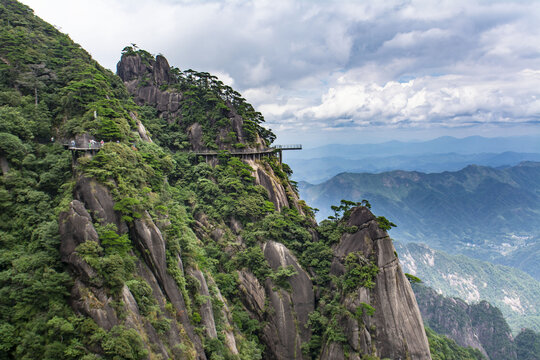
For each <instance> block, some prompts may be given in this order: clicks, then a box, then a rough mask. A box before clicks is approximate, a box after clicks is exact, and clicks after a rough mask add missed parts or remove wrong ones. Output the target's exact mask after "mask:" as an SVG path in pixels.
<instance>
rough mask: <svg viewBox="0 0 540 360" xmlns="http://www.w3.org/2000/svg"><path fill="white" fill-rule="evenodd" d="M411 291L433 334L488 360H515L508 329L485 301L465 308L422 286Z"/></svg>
mask: <svg viewBox="0 0 540 360" xmlns="http://www.w3.org/2000/svg"><path fill="white" fill-rule="evenodd" d="M414 291H415V294H416V298H417V300H418V306H419V308H420V312H421V313H422V317H423V318H424V321H426V323H427V324H428V325H429V326H430V327H431V328H432V329H433V330H435V331H436V332H438V333H440V334H444V335H446V336H448V337H450V338H451V339H453V340H455V341H456V342H457V343H458V344H459V345H461V346H470V347H473V348H475V349H479V350H480V351H481V352H482V353H483V354H484V355H485V356H486V357H487V358H488V359H491V360H502V359H517V355H516V349H515V346H514V344H513V338H512V333H511V331H510V327H509V326H508V324H507V323H506V321H505V320H504V317H503V316H502V314H501V312H500V310H499V309H498V308H496V307H494V306H492V305H490V304H489V303H488V302H486V301H482V302H480V303H478V304H473V305H469V304H467V303H466V302H465V301H463V300H461V299H458V298H447V297H444V296H442V295H440V294H437V293H436V292H435V290H433V289H431V288H428V287H426V286H422V285H415V286H414Z"/></svg>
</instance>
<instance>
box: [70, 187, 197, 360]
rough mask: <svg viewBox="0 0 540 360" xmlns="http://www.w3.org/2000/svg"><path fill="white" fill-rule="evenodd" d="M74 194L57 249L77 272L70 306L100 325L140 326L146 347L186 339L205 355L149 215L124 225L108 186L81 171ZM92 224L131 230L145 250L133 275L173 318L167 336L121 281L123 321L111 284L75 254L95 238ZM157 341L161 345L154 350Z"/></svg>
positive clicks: (166, 315) (162, 351)
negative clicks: (143, 313)
mask: <svg viewBox="0 0 540 360" xmlns="http://www.w3.org/2000/svg"><path fill="white" fill-rule="evenodd" d="M74 198H75V199H80V200H73V201H72V202H71V204H70V209H69V210H68V211H67V212H64V213H62V214H61V215H60V236H61V246H60V253H61V256H62V259H63V261H64V262H66V263H67V264H68V265H69V267H70V269H71V271H72V273H73V275H74V277H75V284H74V286H73V289H72V292H71V302H72V307H73V308H74V309H75V310H76V311H77V312H78V313H80V314H84V315H86V316H89V317H91V318H92V319H93V320H94V321H95V322H96V323H97V324H98V325H99V326H100V327H102V328H104V329H111V328H112V327H113V326H114V325H118V324H121V323H122V324H124V325H125V326H128V327H132V328H134V329H135V330H137V331H139V332H143V333H144V334H145V336H143V339H146V346H147V347H148V349H150V348H151V347H152V349H153V350H152V351H153V352H154V353H159V354H161V356H163V357H165V358H167V357H170V356H171V354H170V353H168V352H167V351H165V349H167V348H169V349H171V348H172V347H173V345H175V344H182V343H185V344H186V343H187V344H188V345H186V346H185V347H186V348H188V349H189V348H191V349H193V351H194V353H195V354H197V359H206V356H205V353H204V350H203V347H202V341H201V339H200V337H199V336H197V335H196V334H195V331H194V328H193V325H192V324H191V322H190V320H189V318H188V316H187V311H186V310H187V307H186V304H185V301H184V297H183V295H182V293H181V291H180V289H179V287H178V284H177V283H176V282H175V280H174V279H173V278H172V276H171V275H170V274H169V273H168V272H167V260H166V257H165V240H164V239H163V236H162V234H161V232H160V230H159V229H158V227H157V226H156V225H155V224H154V223H153V221H152V219H151V218H150V216H149V215H148V214H147V213H145V214H144V217H142V218H141V219H136V220H135V221H133V223H132V224H131V225H129V226H128V224H126V223H125V222H124V221H122V220H121V217H120V214H119V213H118V212H117V211H115V210H114V209H113V208H114V201H113V199H112V196H111V194H110V192H109V191H108V190H107V188H105V187H104V186H103V185H100V184H99V183H97V182H96V181H95V180H92V179H88V178H85V177H81V178H80V179H79V181H78V182H77V184H76V186H75V193H74ZM90 214H92V216H91V215H90ZM94 224H100V225H102V226H103V225H106V224H115V225H116V226H117V228H118V229H119V230H118V232H119V233H122V231H123V230H126V231H128V232H129V234H130V237H131V239H132V241H133V242H134V245H135V247H136V248H137V249H138V250H139V251H140V252H141V254H142V255H143V256H142V260H138V262H137V269H138V270H137V276H139V277H140V278H142V279H144V280H145V281H146V282H147V283H148V284H149V285H150V287H151V288H152V292H153V298H154V299H155V301H156V302H157V303H158V304H159V306H160V308H161V313H162V316H163V317H164V318H167V319H168V321H170V323H171V327H170V329H169V330H168V331H167V334H166V337H165V340H163V339H162V337H160V336H158V334H157V332H156V329H155V328H154V327H153V326H152V324H151V323H150V322H149V320H148V319H146V318H145V317H143V316H141V314H140V312H139V310H138V305H137V303H136V301H134V298H133V294H131V292H130V290H129V289H128V288H127V287H126V286H125V285H124V286H123V287H122V288H121V290H120V291H121V297H122V299H123V303H124V309H123V311H124V312H126V313H127V314H128V317H127V318H126V319H124V320H122V321H121V320H120V318H121V316H119V315H118V307H117V306H115V304H114V300H113V297H112V296H111V294H110V289H109V288H107V286H105V285H104V283H103V281H102V280H101V279H100V278H99V276H98V275H97V271H96V270H95V269H94V268H93V267H92V266H91V265H89V264H88V263H87V262H86V261H85V260H84V259H83V258H82V256H80V254H78V252H77V249H78V248H77V247H78V246H79V245H81V244H83V243H85V242H87V241H93V242H96V243H99V238H98V234H97V231H96V229H95V226H94ZM167 302H170V303H171V304H172V305H173V307H174V309H175V312H176V316H174V317H173V316H172V315H171V314H170V312H168V311H166V309H165V305H166V304H167ZM171 342H172V343H171ZM156 346H157V347H158V348H159V349H160V350H159V351H156V350H155V348H156Z"/></svg>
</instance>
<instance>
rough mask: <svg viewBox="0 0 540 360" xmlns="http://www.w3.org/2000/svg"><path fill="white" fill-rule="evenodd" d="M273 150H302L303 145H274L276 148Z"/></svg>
mask: <svg viewBox="0 0 540 360" xmlns="http://www.w3.org/2000/svg"><path fill="white" fill-rule="evenodd" d="M272 148H273V149H276V150H302V144H294V145H274V146H272Z"/></svg>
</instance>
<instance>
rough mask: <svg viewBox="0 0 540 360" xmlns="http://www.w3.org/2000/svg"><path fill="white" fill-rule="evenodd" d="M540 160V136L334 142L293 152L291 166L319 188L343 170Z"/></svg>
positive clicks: (451, 167)
mask: <svg viewBox="0 0 540 360" xmlns="http://www.w3.org/2000/svg"><path fill="white" fill-rule="evenodd" d="M522 161H540V137H539V136H520V137H497V138H485V137H481V136H471V137H466V138H462V139H458V138H454V137H450V136H446V137H440V138H437V139H433V140H429V141H409V142H404V141H388V142H384V143H379V144H349V145H345V144H329V145H324V146H320V147H311V148H310V147H305V148H304V150H303V151H300V152H290V153H287V154H286V156H285V162H286V163H288V164H289V165H291V167H292V168H293V169H294V175H293V179H294V180H296V181H307V182H310V183H312V184H318V183H321V182H323V181H326V180H328V179H330V178H331V177H332V176H335V175H337V174H339V173H342V172H370V173H379V172H384V171H392V170H407V171H422V172H443V171H457V170H460V169H462V168H464V167H465V166H467V165H470V164H476V165H481V166H492V167H501V166H514V165H517V164H519V163H520V162H522Z"/></svg>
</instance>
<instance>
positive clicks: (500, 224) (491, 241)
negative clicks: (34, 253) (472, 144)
mask: <svg viewBox="0 0 540 360" xmlns="http://www.w3.org/2000/svg"><path fill="white" fill-rule="evenodd" d="M299 187H300V193H301V196H302V198H303V199H305V200H306V201H307V203H308V204H310V205H311V206H314V207H316V208H318V209H320V212H319V214H318V218H319V220H320V219H323V218H326V217H327V216H328V215H330V214H331V211H330V206H331V205H333V204H338V203H339V201H340V200H341V199H348V200H353V201H360V200H362V199H368V200H369V201H370V202H371V203H372V205H373V210H374V212H375V213H376V214H380V215H384V216H386V217H387V218H388V219H390V220H391V221H393V222H394V223H396V224H397V225H398V227H397V228H395V229H393V230H392V232H391V235H392V236H393V238H395V239H398V240H400V241H404V242H409V241H414V242H424V243H426V244H428V245H430V246H431V247H433V248H436V249H443V250H447V251H449V252H460V253H464V254H468V255H470V256H473V257H477V258H480V259H484V260H490V261H495V262H501V263H505V264H508V265H512V266H515V267H518V268H521V269H523V270H524V271H526V272H528V273H530V274H531V275H533V276H535V277H536V278H537V279H539V278H540V269H539V268H540V266H539V265H538V263H539V262H540V261H539V258H540V246H539V245H538V244H537V242H538V239H539V238H540V163H535V162H525V163H522V164H520V165H518V166H514V167H510V168H505V169H494V168H489V167H481V166H468V167H466V168H464V169H462V170H460V171H457V172H443V173H433V174H425V173H421V172H408V171H392V172H386V173H381V174H366V173H361V174H352V173H343V174H339V175H337V176H335V177H333V178H332V179H330V180H328V181H326V182H324V183H322V184H319V185H310V184H307V183H299Z"/></svg>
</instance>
